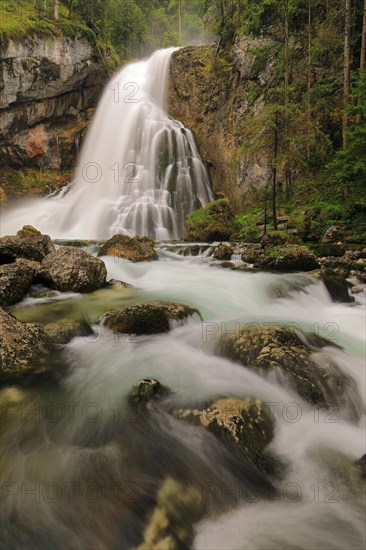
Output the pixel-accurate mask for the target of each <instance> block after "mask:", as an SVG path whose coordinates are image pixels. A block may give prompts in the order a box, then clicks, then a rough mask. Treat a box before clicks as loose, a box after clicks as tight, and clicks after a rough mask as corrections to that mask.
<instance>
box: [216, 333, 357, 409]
mask: <svg viewBox="0 0 366 550" xmlns="http://www.w3.org/2000/svg"><path fill="white" fill-rule="evenodd" d="M309 338H310V337H309ZM326 345H329V342H327V341H325V340H322V339H321V338H319V337H313V340H312V342H311V347H310V344H309V345H307V344H305V343H304V341H303V340H302V339H301V338H300V337H299V335H298V334H297V333H296V332H295V331H294V330H291V329H287V328H283V327H276V326H273V327H265V326H258V327H255V328H250V329H244V330H243V331H241V332H238V333H237V334H235V335H228V337H227V338H226V339H225V340H223V341H222V342H221V343H220V353H221V355H223V356H224V357H227V358H228V359H231V360H232V361H235V362H238V363H241V364H242V365H244V366H246V367H248V368H250V369H253V370H256V371H259V372H260V373H261V374H263V375H264V376H268V375H270V376H271V377H272V378H273V377H275V378H276V379H277V381H278V382H279V383H280V384H281V385H283V384H284V381H285V380H286V381H287V383H288V385H289V387H292V388H293V389H294V390H295V391H296V392H297V393H298V394H299V395H300V396H301V397H302V398H303V399H305V400H306V401H308V402H309V403H311V404H319V405H322V406H325V407H326V406H328V405H337V406H339V407H340V408H343V407H344V408H345V409H346V410H345V414H349V415H350V416H351V417H352V419H357V418H358V416H359V410H360V409H359V403H360V398H359V392H358V389H357V385H356V383H355V381H354V380H353V379H352V378H350V377H349V376H347V375H346V374H345V373H343V372H342V371H341V370H340V369H339V367H338V366H337V365H335V364H334V363H333V362H332V361H331V360H330V359H329V358H328V356H327V354H326V353H324V352H323V351H321V348H322V347H323V346H326ZM350 396H352V399H350Z"/></svg>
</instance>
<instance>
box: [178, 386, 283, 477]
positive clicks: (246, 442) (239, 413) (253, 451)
mask: <svg viewBox="0 0 366 550" xmlns="http://www.w3.org/2000/svg"><path fill="white" fill-rule="evenodd" d="M173 414H174V416H175V417H176V418H179V419H182V420H185V421H188V422H190V423H192V424H194V425H198V426H199V425H201V426H204V427H205V428H206V429H208V430H209V431H210V432H211V433H212V434H213V435H214V436H215V437H217V439H219V440H220V441H221V442H222V443H223V444H224V445H225V446H226V447H227V448H229V449H231V450H232V451H234V452H235V453H236V454H239V456H245V458H246V459H248V460H249V461H250V462H252V463H253V464H255V465H256V466H257V467H258V468H259V469H260V470H262V471H267V470H268V469H270V468H271V466H270V465H271V459H270V457H269V455H266V453H265V449H266V447H267V445H268V444H269V443H270V442H271V440H272V438H273V419H271V418H270V414H269V411H268V410H267V408H266V406H265V405H264V404H263V402H262V401H261V400H259V399H251V398H247V399H242V398H235V397H229V398H225V399H220V400H218V401H215V402H213V403H211V404H209V405H207V406H206V408H204V409H178V410H175V411H174V413H173Z"/></svg>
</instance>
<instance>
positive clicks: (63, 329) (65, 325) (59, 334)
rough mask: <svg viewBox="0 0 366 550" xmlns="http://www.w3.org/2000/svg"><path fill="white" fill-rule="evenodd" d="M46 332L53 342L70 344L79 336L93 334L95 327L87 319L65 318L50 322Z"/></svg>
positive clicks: (45, 327) (45, 328) (46, 326)
mask: <svg viewBox="0 0 366 550" xmlns="http://www.w3.org/2000/svg"><path fill="white" fill-rule="evenodd" d="M44 332H45V334H46V335H47V337H48V338H49V340H50V342H52V344H68V343H69V342H71V340H73V339H74V338H77V337H80V336H82V337H87V336H91V335H92V334H93V329H92V327H91V326H90V324H89V323H88V322H87V321H86V320H84V319H83V320H66V319H65V320H63V321H58V322H57V323H48V324H47V325H45V326H44Z"/></svg>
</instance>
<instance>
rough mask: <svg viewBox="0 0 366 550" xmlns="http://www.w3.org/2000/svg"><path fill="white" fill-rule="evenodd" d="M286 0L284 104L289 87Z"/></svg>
mask: <svg viewBox="0 0 366 550" xmlns="http://www.w3.org/2000/svg"><path fill="white" fill-rule="evenodd" d="M288 1H289V0H285V105H287V103H288V88H289V40H290V33H289V20H288Z"/></svg>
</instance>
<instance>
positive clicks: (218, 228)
mask: <svg viewBox="0 0 366 550" xmlns="http://www.w3.org/2000/svg"><path fill="white" fill-rule="evenodd" d="M234 229H235V228H234V214H233V212H232V210H231V206H230V204H229V201H228V200H227V199H218V200H217V201H213V202H210V203H209V204H206V206H203V207H202V208H200V209H199V210H195V211H194V212H192V213H191V214H190V215H189V216H188V217H187V218H186V222H185V233H184V239H185V240H186V241H199V242H214V241H228V240H230V238H231V236H232V235H233V233H234Z"/></svg>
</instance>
